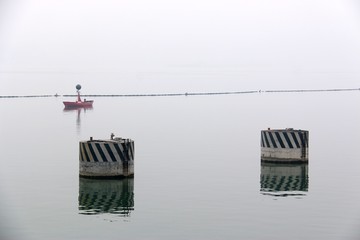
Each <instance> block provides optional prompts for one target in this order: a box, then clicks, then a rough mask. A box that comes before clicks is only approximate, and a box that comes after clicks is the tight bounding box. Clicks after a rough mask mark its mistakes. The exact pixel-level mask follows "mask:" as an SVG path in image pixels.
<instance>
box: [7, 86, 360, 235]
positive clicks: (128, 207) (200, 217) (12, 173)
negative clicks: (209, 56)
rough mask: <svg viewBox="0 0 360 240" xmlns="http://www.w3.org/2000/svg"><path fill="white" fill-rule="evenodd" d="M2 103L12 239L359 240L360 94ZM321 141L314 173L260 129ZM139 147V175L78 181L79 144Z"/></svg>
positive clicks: (314, 146)
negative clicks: (288, 161)
mask: <svg viewBox="0 0 360 240" xmlns="http://www.w3.org/2000/svg"><path fill="white" fill-rule="evenodd" d="M65 99H66V100H69V98H62V97H59V98H33V99H24V98H23V99H0V114H1V120H0V123H1V125H0V126H1V127H0V129H1V138H0V146H1V168H0V217H1V220H0V238H1V239H34V240H35V239H36V240H38V239H156V240H159V239H326V240H331V239H334V240H335V239H336V240H338V239H351V240H355V239H359V238H360V206H359V202H360V188H359V182H360V152H359V150H358V149H359V146H360V138H359V133H360V125H359V123H360V108H359V102H360V93H359V92H324V93H277V94H275V93H259V94H258V93H257V94H242V95H241V94H240V95H224V96H188V97H185V96H182V97H142V98H95V99H94V100H95V103H94V107H93V109H88V110H86V111H84V110H79V111H77V110H74V111H64V110H63V105H62V101H63V100H65ZM268 127H271V128H287V127H292V128H296V129H305V130H309V132H310V149H309V156H310V159H309V164H308V165H272V164H261V163H260V131H261V130H263V129H266V128H268ZM111 133H115V135H116V136H119V137H124V138H131V139H133V140H134V141H135V149H136V153H135V177H134V179H124V180H107V181H99V180H87V179H79V177H78V161H79V159H78V142H79V141H80V140H86V139H88V138H90V137H94V138H98V139H108V138H109V137H110V134H111Z"/></svg>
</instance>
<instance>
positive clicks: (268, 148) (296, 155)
mask: <svg viewBox="0 0 360 240" xmlns="http://www.w3.org/2000/svg"><path fill="white" fill-rule="evenodd" d="M308 159H309V131H305V130H294V129H293V128H286V129H268V130H262V131H261V161H264V162H274V163H276V162H281V163H299V162H308Z"/></svg>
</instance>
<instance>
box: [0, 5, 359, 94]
mask: <svg viewBox="0 0 360 240" xmlns="http://www.w3.org/2000/svg"><path fill="white" fill-rule="evenodd" d="M359 66H360V5H359V3H358V1H355V0H302V1H294V0H234V1H232V0H207V1H205V0H181V1H180V0H168V1H165V0H152V1H148V0H61V1H58V0H0V81H1V82H2V88H1V90H0V94H2V95H6V94H7V93H10V91H11V92H12V93H15V92H14V91H13V89H14V84H15V83H16V84H19V83H21V86H22V88H23V91H20V90H21V89H20V90H19V88H20V87H18V91H19V93H20V92H21V93H20V94H24V93H25V90H26V91H29V90H30V88H29V87H31V85H32V84H34V83H36V84H37V85H39V84H40V83H41V84H40V85H41V86H42V87H43V88H40V89H41V92H42V93H44V94H47V93H53V91H56V89H59V90H60V91H62V90H65V89H68V90H70V93H71V91H73V89H74V83H76V82H80V83H82V82H85V84H87V87H88V90H91V93H96V92H95V90H96V89H97V88H98V87H99V85H100V82H101V81H102V83H104V81H105V82H106V81H109V82H108V83H107V82H106V83H107V84H112V85H114V86H115V85H116V84H119V85H121V87H122V89H124V90H126V91H127V93H128V92H129V91H132V92H134V91H136V90H139V91H147V90H149V91H152V92H153V91H156V90H157V89H158V90H159V91H176V90H177V89H178V90H179V91H182V90H186V89H190V90H201V88H202V86H203V87H204V90H207V87H208V89H209V90H210V89H211V90H217V89H218V90H230V91H231V90H234V91H237V90H248V89H261V88H281V87H283V88H311V87H315V88H318V87H325V88H327V87H345V88H346V87H359V86H360V84H358V80H357V79H358V78H359V77H360V70H359ZM44 73H46V74H48V75H47V76H46V77H45V76H44ZM36 74H40V75H37V76H36ZM41 74H42V75H41ZM56 74H57V76H56V77H55V75H56ZM59 74H61V77H60V76H59ZM49 76H52V77H49ZM90 76H91V77H90ZM41 78H43V79H41ZM90 78H92V79H93V80H92V81H90ZM101 78H102V79H101ZM70 79H71V80H70ZM196 81H197V82H198V85H196V86H195V85H194V82H196ZM204 84H205V85H206V86H207V87H205V86H204ZM64 85H65V87H64ZM66 85H67V86H66ZM69 85H71V87H69ZM139 85H141V87H140V86H139ZM224 85H225V86H224ZM50 86H53V87H54V86H56V88H54V89H53V88H51V89H49V87H50ZM155 86H156V87H155ZM209 86H210V87H209ZM63 87H64V88H63ZM83 87H84V86H83ZM37 89H39V86H38V87H37ZM100 89H101V88H100ZM100 89H98V90H100ZM150 89H151V90H150ZM68 92H69V91H68ZM31 93H35V92H31ZM117 93H119V92H117Z"/></svg>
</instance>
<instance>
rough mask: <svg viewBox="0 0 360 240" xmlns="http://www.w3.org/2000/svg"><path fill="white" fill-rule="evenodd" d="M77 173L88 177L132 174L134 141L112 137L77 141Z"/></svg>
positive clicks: (127, 175) (115, 176) (114, 176)
mask: <svg viewBox="0 0 360 240" xmlns="http://www.w3.org/2000/svg"><path fill="white" fill-rule="evenodd" d="M79 148H80V149H79V175H80V177H88V178H120V177H133V176H134V154H135V152H134V141H133V140H131V139H122V138H113V135H112V136H111V139H109V140H94V139H93V138H92V137H91V138H90V140H89V141H81V142H80V143H79Z"/></svg>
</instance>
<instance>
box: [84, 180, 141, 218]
mask: <svg viewBox="0 0 360 240" xmlns="http://www.w3.org/2000/svg"><path fill="white" fill-rule="evenodd" d="M79 181H80V182H79V214H84V215H95V214H103V213H110V214H115V215H118V216H120V217H129V216H130V213H131V211H133V210H134V179H133V178H126V179H117V180H115V179H112V180H110V179H109V180H104V179H102V180H97V179H86V178H79Z"/></svg>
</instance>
